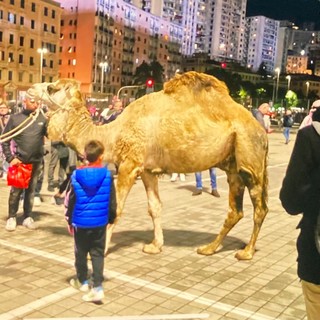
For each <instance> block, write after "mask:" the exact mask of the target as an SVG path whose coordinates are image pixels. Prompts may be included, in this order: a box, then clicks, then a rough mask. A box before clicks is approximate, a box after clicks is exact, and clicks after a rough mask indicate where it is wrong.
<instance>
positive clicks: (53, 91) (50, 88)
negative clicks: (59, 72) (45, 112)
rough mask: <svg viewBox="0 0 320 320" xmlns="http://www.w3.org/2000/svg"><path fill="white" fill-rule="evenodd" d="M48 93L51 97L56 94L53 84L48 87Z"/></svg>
mask: <svg viewBox="0 0 320 320" xmlns="http://www.w3.org/2000/svg"><path fill="white" fill-rule="evenodd" d="M47 91H48V93H49V94H50V95H51V94H53V93H55V92H56V90H55V88H54V86H53V85H51V84H49V85H48V87H47Z"/></svg>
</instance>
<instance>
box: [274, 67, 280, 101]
mask: <svg viewBox="0 0 320 320" xmlns="http://www.w3.org/2000/svg"><path fill="white" fill-rule="evenodd" d="M274 71H275V72H276V74H277V85H276V101H277V100H278V90H279V76H280V68H275V69H274Z"/></svg>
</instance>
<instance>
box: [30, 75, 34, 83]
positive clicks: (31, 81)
mask: <svg viewBox="0 0 320 320" xmlns="http://www.w3.org/2000/svg"><path fill="white" fill-rule="evenodd" d="M29 83H33V75H32V74H29Z"/></svg>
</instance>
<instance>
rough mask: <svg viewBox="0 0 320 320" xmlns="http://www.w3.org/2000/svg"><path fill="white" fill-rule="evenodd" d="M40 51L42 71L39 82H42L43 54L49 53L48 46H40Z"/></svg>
mask: <svg viewBox="0 0 320 320" xmlns="http://www.w3.org/2000/svg"><path fill="white" fill-rule="evenodd" d="M37 52H38V53H40V73H39V82H42V68H43V55H44V54H45V53H48V49H47V48H39V49H38V50H37Z"/></svg>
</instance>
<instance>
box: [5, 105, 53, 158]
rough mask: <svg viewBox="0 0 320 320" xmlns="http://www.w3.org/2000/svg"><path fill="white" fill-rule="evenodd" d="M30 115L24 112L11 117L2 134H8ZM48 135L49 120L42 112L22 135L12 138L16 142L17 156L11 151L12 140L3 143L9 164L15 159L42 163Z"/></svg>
mask: <svg viewBox="0 0 320 320" xmlns="http://www.w3.org/2000/svg"><path fill="white" fill-rule="evenodd" d="M29 115H30V112H28V111H27V110H23V111H22V112H21V113H17V114H13V115H10V118H9V121H8V123H7V125H6V126H5V128H4V130H3V132H2V134H4V133H7V132H9V131H11V130H13V129H14V128H16V127H17V126H18V125H19V124H21V123H22V122H23V121H24V120H26V119H27V118H28V117H29ZM28 123H29V122H27V123H26V124H25V125H24V126H23V127H25V126H26V125H27V124H28ZM46 135H47V119H46V117H45V116H44V115H43V114H42V113H41V112H40V113H39V115H38V117H37V118H36V120H35V121H34V122H33V123H32V124H31V125H30V126H29V127H28V128H26V129H25V130H23V131H22V132H21V133H20V134H18V135H17V136H15V137H14V138H12V140H13V141H14V142H15V145H16V147H15V154H12V151H11V147H10V145H11V140H8V141H6V142H3V143H2V150H3V153H4V155H5V157H6V160H7V161H8V162H11V161H12V159H13V158H18V159H20V160H21V161H22V162H23V163H33V162H41V160H42V158H43V145H44V137H45V136H46Z"/></svg>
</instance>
